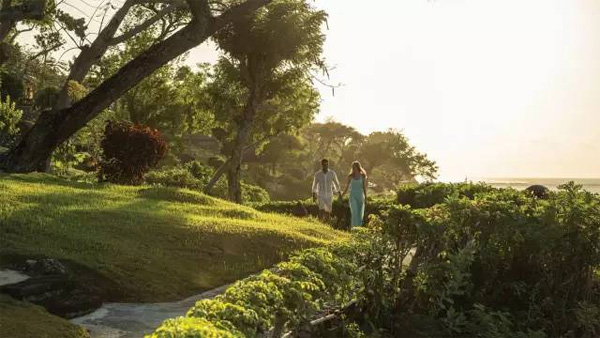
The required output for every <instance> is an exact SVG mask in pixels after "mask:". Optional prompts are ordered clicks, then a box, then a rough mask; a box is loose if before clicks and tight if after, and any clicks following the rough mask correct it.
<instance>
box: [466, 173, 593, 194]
mask: <svg viewBox="0 0 600 338" xmlns="http://www.w3.org/2000/svg"><path fill="white" fill-rule="evenodd" d="M468 180H469V181H473V182H485V183H488V184H490V185H492V186H494V187H498V188H508V187H511V188H514V189H519V190H520V189H525V188H527V187H529V186H531V185H534V184H540V185H543V186H545V187H547V188H548V189H551V190H556V189H557V187H558V186H559V185H561V184H563V183H566V182H569V181H574V182H575V183H576V184H580V185H582V186H583V188H584V189H585V190H588V191H591V192H595V193H599V194H600V178H489V177H486V178H473V179H470V178H469V179H468Z"/></svg>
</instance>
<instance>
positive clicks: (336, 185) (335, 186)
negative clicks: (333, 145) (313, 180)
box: [333, 171, 342, 198]
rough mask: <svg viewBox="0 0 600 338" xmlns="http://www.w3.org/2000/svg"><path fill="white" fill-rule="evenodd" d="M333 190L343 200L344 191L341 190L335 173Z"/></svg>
mask: <svg viewBox="0 0 600 338" xmlns="http://www.w3.org/2000/svg"><path fill="white" fill-rule="evenodd" d="M333 189H334V190H335V192H337V193H338V194H339V195H340V198H342V189H341V188H340V181H339V180H338V177H337V174H336V173H335V171H334V172H333Z"/></svg>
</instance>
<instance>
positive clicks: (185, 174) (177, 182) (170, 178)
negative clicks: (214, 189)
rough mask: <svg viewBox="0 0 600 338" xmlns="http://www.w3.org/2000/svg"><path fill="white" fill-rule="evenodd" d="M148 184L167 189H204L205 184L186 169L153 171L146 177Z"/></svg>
mask: <svg viewBox="0 0 600 338" xmlns="http://www.w3.org/2000/svg"><path fill="white" fill-rule="evenodd" d="M145 180H146V183H149V184H157V185H162V186H165V187H178V188H188V189H202V187H204V184H205V182H203V181H201V180H199V179H197V178H196V177H194V175H193V174H192V173H191V172H190V171H189V170H187V169H185V168H177V167H174V168H173V167H171V168H161V169H157V170H152V171H150V172H148V173H147V174H146V175H145Z"/></svg>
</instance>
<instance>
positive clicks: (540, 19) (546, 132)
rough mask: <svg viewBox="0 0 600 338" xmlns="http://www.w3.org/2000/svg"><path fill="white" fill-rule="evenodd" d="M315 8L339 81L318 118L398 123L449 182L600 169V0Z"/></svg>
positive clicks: (382, 0)
mask: <svg viewBox="0 0 600 338" xmlns="http://www.w3.org/2000/svg"><path fill="white" fill-rule="evenodd" d="M320 5H322V6H323V7H324V8H325V9H326V11H327V12H328V13H329V30H328V31H327V42H326V49H325V50H326V57H327V59H328V60H329V62H330V63H331V64H332V65H334V66H335V67H336V68H335V70H334V71H332V72H331V74H332V77H331V81H330V82H331V83H333V84H336V83H342V84H343V87H341V88H338V89H337V90H336V95H335V97H332V96H331V94H330V90H329V89H328V88H324V89H323V90H322V92H323V98H324V102H323V105H322V108H321V115H320V119H321V120H324V119H325V118H327V117H329V116H332V117H334V118H335V119H336V120H339V121H341V122H343V123H347V124H350V125H352V126H356V128H357V129H359V130H361V131H372V130H378V129H381V128H387V127H390V128H398V129H402V130H404V132H405V133H406V134H407V135H408V137H409V138H410V139H411V141H413V142H414V143H415V144H416V145H417V146H418V147H419V148H420V149H423V150H424V151H425V152H426V153H427V154H429V155H431V157H432V158H435V159H436V160H437V161H438V163H439V164H440V178H441V179H442V180H463V179H464V178H465V176H467V177H469V178H473V177H506V176H511V177H597V176H599V175H600V62H598V60H600V2H598V1H596V0H576V1H566V0H552V1H547V0H535V1H534V0H528V1H521V0H507V1H492V0H462V1H455V0H450V1H439V0H438V1H420V0H407V1H388V0H379V1H370V2H369V4H368V9H367V8H365V6H366V5H365V3H364V2H362V1H356V0H350V1H343V2H342V1H322V2H320ZM365 10H367V11H368V12H369V13H372V14H373V15H366V13H367V12H366V11H365Z"/></svg>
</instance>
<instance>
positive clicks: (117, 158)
mask: <svg viewBox="0 0 600 338" xmlns="http://www.w3.org/2000/svg"><path fill="white" fill-rule="evenodd" d="M101 145H102V150H103V158H102V162H101V163H100V172H99V174H98V175H99V177H100V180H107V181H109V182H113V183H120V184H134V185H136V184H141V183H142V182H143V180H144V174H145V173H147V172H148V170H150V168H152V167H154V166H156V165H157V164H158V162H159V161H160V160H161V159H162V158H163V157H164V156H165V153H166V151H167V144H166V142H165V140H164V138H163V137H162V135H161V133H160V132H159V131H158V130H156V129H151V128H149V127H147V126H142V125H134V124H129V123H125V122H112V121H108V122H107V124H106V129H105V133H104V139H102V143H101Z"/></svg>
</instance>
